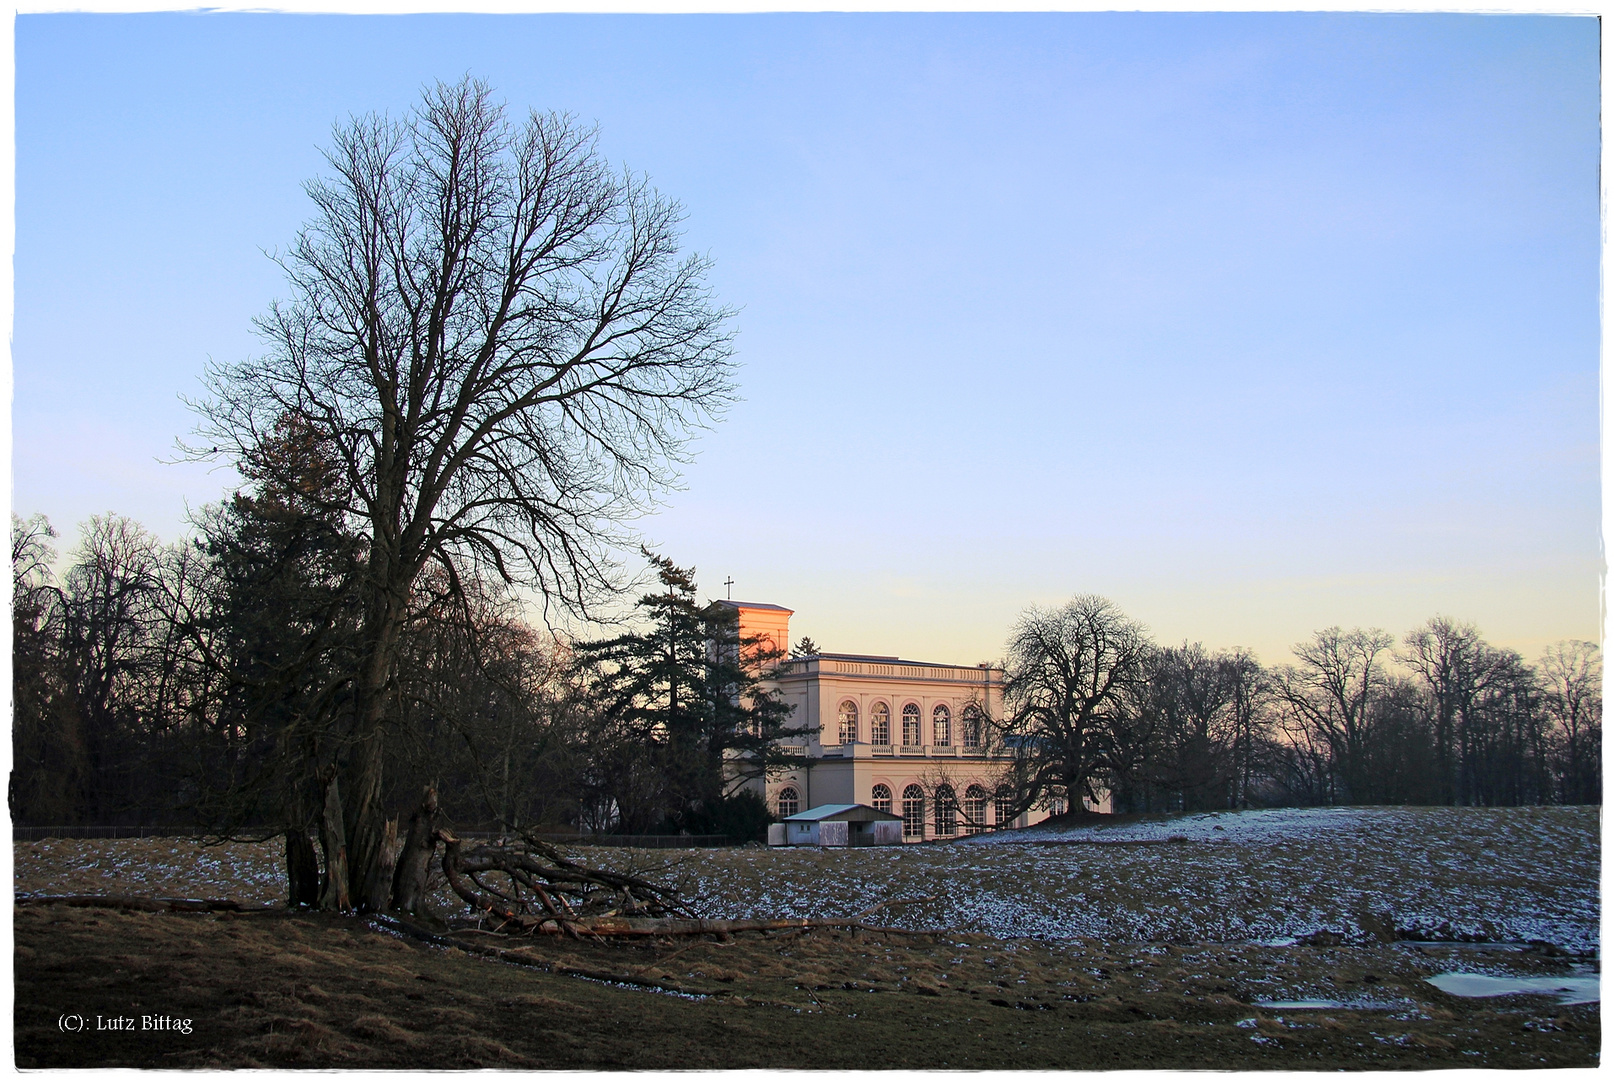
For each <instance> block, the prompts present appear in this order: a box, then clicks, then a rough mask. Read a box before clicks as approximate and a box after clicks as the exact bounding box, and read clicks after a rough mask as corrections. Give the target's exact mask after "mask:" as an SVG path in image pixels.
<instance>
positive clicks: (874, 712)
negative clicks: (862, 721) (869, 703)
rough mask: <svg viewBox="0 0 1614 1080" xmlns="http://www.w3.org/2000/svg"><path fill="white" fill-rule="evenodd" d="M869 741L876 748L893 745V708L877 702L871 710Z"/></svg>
mask: <svg viewBox="0 0 1614 1080" xmlns="http://www.w3.org/2000/svg"><path fill="white" fill-rule="evenodd" d="M869 727H870V729H871V730H870V732H869V741H870V742H872V743H873V744H874V745H875V746H890V745H891V706H889V705H887V704H886V703H885V702H883V701H876V702H875V703H874V706H873V707H872V708H870V709H869Z"/></svg>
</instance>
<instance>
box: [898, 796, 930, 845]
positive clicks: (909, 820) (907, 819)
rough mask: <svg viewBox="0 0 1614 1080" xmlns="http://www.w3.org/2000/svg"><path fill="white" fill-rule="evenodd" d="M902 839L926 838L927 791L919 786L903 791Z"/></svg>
mask: <svg viewBox="0 0 1614 1080" xmlns="http://www.w3.org/2000/svg"><path fill="white" fill-rule="evenodd" d="M902 838H903V839H904V840H923V839H924V838H925V789H924V788H922V787H920V786H919V785H918V784H909V785H908V786H907V787H905V788H903V789H902Z"/></svg>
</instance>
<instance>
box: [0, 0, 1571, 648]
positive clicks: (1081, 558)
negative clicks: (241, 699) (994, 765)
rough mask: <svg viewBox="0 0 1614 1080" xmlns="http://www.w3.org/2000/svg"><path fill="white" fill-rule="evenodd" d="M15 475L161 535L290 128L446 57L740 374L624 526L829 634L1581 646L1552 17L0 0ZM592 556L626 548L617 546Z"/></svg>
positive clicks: (270, 247) (24, 504) (292, 171)
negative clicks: (592, 207) (613, 169)
mask: <svg viewBox="0 0 1614 1080" xmlns="http://www.w3.org/2000/svg"><path fill="white" fill-rule="evenodd" d="M15 42H16V52H15V64H16V255H15V263H14V267H15V315H14V327H13V342H12V363H13V393H14V398H13V414H12V425H13V509H14V510H15V511H16V512H17V513H20V514H22V515H23V516H28V515H31V514H34V513H44V514H46V515H48V516H49V518H50V519H51V521H52V522H53V523H54V524H55V525H56V527H57V528H58V530H59V531H60V533H61V534H62V535H61V541H60V544H61V546H62V548H63V549H64V550H70V549H71V547H72V546H73V544H74V543H76V541H77V526H78V524H79V523H80V522H82V521H83V520H85V519H86V518H88V517H89V516H90V515H91V514H97V513H105V512H117V513H121V514H124V515H127V516H129V517H132V518H134V519H136V520H137V521H139V522H141V523H142V524H144V525H145V526H146V527H147V528H149V529H150V530H152V531H153V532H154V533H156V534H157V535H158V536H160V537H161V538H162V539H164V540H165V541H175V540H179V539H181V538H183V536H184V535H185V533H186V529H187V525H186V516H187V513H188V512H190V511H193V510H195V509H198V508H200V507H202V506H204V505H206V504H207V503H209V502H211V501H215V500H217V499H219V498H221V497H223V496H224V495H225V493H226V492H227V491H229V490H231V489H232V487H233V485H234V483H235V482H236V479H235V477H234V475H233V473H231V472H229V471H228V470H227V469H225V470H220V469H217V468H214V469H211V470H210V469H209V468H207V467H205V466H201V465H196V464H173V463H171V459H173V458H174V457H175V446H174V444H175V440H176V439H177V438H179V437H181V436H183V435H185V434H186V433H187V432H188V431H189V430H190V429H191V428H192V426H193V424H194V422H195V419H194V415H193V414H192V413H190V412H189V411H188V410H187V407H186V405H185V402H184V398H185V397H186V396H189V397H196V396H198V395H200V394H201V393H202V392H203V390H202V385H201V382H200V376H201V374H202V371H203V368H204V365H205V364H206V363H207V362H208V361H209V360H210V359H211V360H215V361H221V362H232V361H237V360H240V359H243V358H245V357H247V356H250V355H253V354H254V353H256V352H258V351H261V350H262V349H263V348H264V345H263V343H262V342H261V341H260V340H259V339H258V338H256V337H255V336H254V333H253V328H252V320H253V318H254V316H256V315H258V314H260V313H262V312H264V311H265V310H266V309H267V308H268V305H269V304H270V303H271V302H272V301H273V300H275V299H276V298H280V297H284V296H286V295H287V292H286V287H285V284H284V281H283V279H282V277H281V274H280V272H279V270H278V269H277V268H276V267H275V265H274V264H273V263H272V261H271V260H270V259H269V258H268V253H270V252H272V251H274V250H275V249H276V248H282V247H284V246H285V245H287V244H288V243H289V242H290V241H291V239H292V237H293V236H294V234H295V232H296V230H297V228H298V226H299V225H300V224H301V223H302V222H303V221H304V220H306V219H307V218H308V217H309V216H310V214H311V205H310V203H309V202H308V200H307V197H306V196H305V195H304V193H303V190H302V184H303V183H304V181H306V180H308V179H310V178H312V177H315V176H318V175H321V174H322V172H323V171H324V169H325V166H324V163H323V159H322V158H321V155H320V148H321V147H322V146H323V145H327V144H328V143H329V140H330V133H331V129H332V125H333V124H335V123H338V122H341V121H344V120H345V119H347V118H348V117H350V116H353V115H358V114H363V113H366V112H371V111H378V112H388V113H391V114H393V115H401V114H402V113H404V112H405V111H406V110H407V109H408V108H409V107H410V105H411V104H412V103H413V102H414V101H415V100H416V99H417V98H418V96H419V93H420V89H421V87H422V86H423V85H426V84H428V83H430V82H433V81H435V80H439V79H441V80H450V81H451V80H454V79H457V78H459V77H460V76H462V75H464V74H467V73H469V74H472V75H474V76H477V77H479V78H482V79H484V80H486V81H488V82H490V83H491V84H493V85H494V86H495V87H496V88H497V90H498V92H499V93H500V95H501V96H502V97H503V98H504V99H505V100H506V101H507V102H509V104H510V106H511V107H512V108H513V109H516V110H518V111H525V110H526V109H527V108H529V107H533V108H539V109H543V110H557V111H564V112H570V113H573V114H575V115H576V116H577V117H579V118H581V119H583V120H585V121H588V122H590V123H597V124H598V125H599V130H600V143H601V147H602V150H603V151H604V153H605V154H606V155H607V156H608V157H609V158H610V159H611V160H612V161H614V162H617V163H619V164H622V165H625V166H627V167H629V168H631V169H634V170H637V171H640V172H643V173H646V174H648V175H649V176H650V177H651V179H652V180H653V181H654V183H655V184H656V186H657V187H659V188H660V189H661V190H662V191H664V192H666V193H667V194H669V195H671V196H673V197H675V198H677V199H678V200H680V201H681V202H682V204H683V206H684V208H685V211H686V214H687V217H686V221H685V242H686V244H687V246H688V247H689V249H691V250H695V251H700V252H704V253H706V254H708V255H709V256H710V257H711V258H712V260H713V262H714V269H713V271H712V273H711V276H710V278H709V283H710V285H711V287H712V289H713V291H714V292H715V293H716V295H717V296H718V298H719V299H720V300H721V301H722V302H723V303H725V304H727V305H729V306H732V307H734V308H736V309H737V310H738V314H737V316H736V317H735V320H734V330H735V331H736V334H737V338H736V343H737V354H736V359H737V360H738V362H739V364H740V368H739V371H738V382H739V393H740V396H741V400H740V401H739V402H738V403H737V404H736V405H735V406H734V407H733V408H731V409H730V410H729V411H728V413H727V415H726V416H725V417H724V418H723V419H722V420H721V422H720V423H717V424H715V425H714V426H713V427H712V429H711V430H710V431H708V432H705V433H703V434H702V435H701V437H700V438H699V439H698V440H697V442H696V443H695V444H694V447H693V450H694V455H695V456H694V459H693V461H692V462H691V463H690V464H689V465H688V466H687V467H685V469H684V470H683V481H682V485H681V487H680V488H679V489H678V490H676V491H672V492H669V493H667V494H666V495H665V496H664V497H663V500H662V502H663V505H662V508H661V509H660V510H659V512H657V513H656V514H654V515H653V516H650V517H647V518H645V519H643V520H641V521H640V522H638V528H639V530H640V532H641V534H642V535H643V536H644V537H645V539H646V540H647V541H648V542H649V543H650V544H651V545H652V546H653V547H654V548H655V549H656V550H658V551H660V552H661V553H663V554H665V555H667V556H668V557H670V558H672V559H673V560H674V561H675V562H678V563H679V564H681V565H686V566H687V565H693V566H694V567H696V569H697V572H698V576H699V580H700V582H701V585H702V592H703V594H704V595H706V596H710V597H721V596H723V595H725V589H724V586H723V585H722V584H721V583H722V582H723V581H724V580H725V579H727V578H730V577H732V579H733V581H734V586H733V596H734V598H736V599H743V600H751V601H759V602H766V603H777V604H783V605H785V606H787V607H790V608H792V609H794V610H795V612H796V614H795V616H794V618H793V622H792V632H793V633H794V634H795V635H797V636H799V635H801V634H808V635H810V636H812V637H813V638H814V639H815V641H816V642H817V643H818V644H819V645H820V646H821V647H822V648H825V649H828V650H832V651H841V652H867V653H877V654H885V655H900V656H902V657H905V658H909V659H919V660H931V661H938V662H955V663H969V664H973V663H977V662H981V661H987V660H992V659H995V658H998V657H999V656H1000V655H1001V653H1002V649H1003V642H1004V641H1005V639H1006V637H1007V635H1008V632H1009V629H1010V627H1011V626H1012V624H1013V623H1014V621H1015V619H1016V618H1017V617H1018V616H1019V615H1020V613H1021V612H1022V611H1024V610H1025V609H1026V608H1027V607H1028V606H1029V605H1043V606H1048V605H1057V604H1060V603H1063V602H1064V601H1066V600H1067V599H1069V598H1070V597H1071V596H1073V595H1076V594H1082V593H1097V594H1100V595H1103V596H1107V597H1108V598H1110V599H1111V600H1112V601H1114V602H1115V603H1116V604H1117V605H1118V606H1119V607H1120V608H1121V609H1122V610H1123V611H1124V612H1125V613H1127V614H1128V615H1130V616H1131V617H1133V618H1135V619H1137V620H1139V621H1141V622H1142V623H1144V624H1145V625H1146V626H1147V627H1148V628H1149V629H1150V631H1151V632H1152V633H1153V634H1154V636H1155V637H1156V638H1157V639H1158V640H1160V641H1162V642H1167V643H1172V642H1178V641H1184V640H1193V641H1202V642H1204V643H1205V644H1207V645H1208V646H1211V647H1216V648H1222V647H1231V646H1243V647H1247V648H1251V649H1253V650H1254V651H1255V652H1256V653H1257V654H1258V655H1259V656H1260V657H1261V658H1262V659H1263V660H1265V661H1267V662H1283V661H1285V660H1286V659H1288V648H1289V646H1290V645H1292V644H1293V643H1295V642H1298V641H1302V640H1304V639H1306V638H1308V637H1309V636H1310V634H1311V633H1312V632H1313V631H1315V630H1318V629H1321V628H1323V627H1327V626H1333V625H1340V626H1345V627H1351V626H1372V627H1381V628H1384V629H1387V630H1389V631H1391V632H1392V633H1395V634H1397V635H1400V634H1402V633H1404V632H1405V631H1407V630H1409V629H1411V628H1412V627H1414V626H1417V625H1419V624H1421V623H1423V622H1424V621H1425V620H1427V619H1428V618H1430V617H1431V616H1434V615H1436V614H1441V615H1447V616H1450V617H1454V618H1458V619H1463V620H1468V621H1472V622H1474V623H1475V624H1477V625H1478V626H1479V628H1480V629H1481V631H1482V632H1484V633H1485V634H1486V636H1487V637H1488V638H1489V639H1490V640H1491V641H1493V642H1495V643H1498V644H1502V645H1507V646H1510V647H1513V648H1517V649H1519V650H1520V651H1522V652H1524V653H1525V655H1526V656H1527V657H1533V656H1535V655H1537V654H1539V652H1540V651H1541V649H1542V648H1543V647H1544V646H1545V645H1547V644H1548V643H1550V642H1553V641H1557V640H1560V639H1563V638H1585V639H1591V640H1597V639H1598V637H1599V628H1600V625H1601V611H1600V575H1601V573H1602V569H1603V560H1602V550H1601V541H1600V531H1599V527H1600V521H1601V507H1600V502H1599V497H1600V496H1599V492H1600V488H1599V475H1598V456H1599V444H1598V434H1599V428H1598V424H1599V411H1598V400H1599V397H1598V395H1599V381H1598V380H1599V368H1598V363H1599V342H1600V325H1599V279H1598V266H1599V258H1600V251H1599V236H1598V229H1599V221H1598V183H1599V180H1598V162H1599V152H1600V150H1599V144H1598V139H1599V130H1598V105H1599V99H1598V94H1599V86H1598V31H1597V24H1596V21H1595V20H1594V19H1591V18H1576V17H1549V16H1464V15H1364V14H1239V15H1228V14H1092V13H1088V14H1069V13H1067V14H1020V15H1007V14H975V15H968V14H955V15H948V14H929V15H925V14H917V15H915V14H889V15H875V14H817V15H814V14H801V15H790V14H764V15H704V16H702V15H678V16H637V15H570V16H562V15H536V16H311V15H269V14H260V15H247V14H189V15H107V14H99V15H96V14H90V15H84V14H79V15H23V16H20V17H19V18H18V19H17V21H16V24H15ZM624 557H625V558H626V559H628V561H629V562H630V564H631V563H632V562H633V560H632V559H631V558H630V557H629V556H628V555H626V554H625V556H624Z"/></svg>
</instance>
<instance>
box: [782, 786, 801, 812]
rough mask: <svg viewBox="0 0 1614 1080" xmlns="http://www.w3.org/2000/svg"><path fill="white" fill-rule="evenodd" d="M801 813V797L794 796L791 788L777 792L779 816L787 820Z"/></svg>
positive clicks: (794, 791) (794, 790)
mask: <svg viewBox="0 0 1614 1080" xmlns="http://www.w3.org/2000/svg"><path fill="white" fill-rule="evenodd" d="M800 812H801V796H800V795H797V794H796V789H795V788H793V787H787V788H781V789H780V791H779V816H780V817H782V818H787V817H790V816H792V815H793V814H798V813H800Z"/></svg>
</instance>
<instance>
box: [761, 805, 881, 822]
mask: <svg viewBox="0 0 1614 1080" xmlns="http://www.w3.org/2000/svg"><path fill="white" fill-rule="evenodd" d="M784 820H786V821H901V820H902V818H901V817H899V816H897V815H896V814H888V813H886V812H885V811H884V810H876V809H875V808H874V807H872V806H864V805H863V804H862V803H825V804H824V805H823V806H815V807H813V808H812V809H811V810H803V811H802V812H801V813H799V814H791V815H790V816H789V817H787V818H785V819H784Z"/></svg>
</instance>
